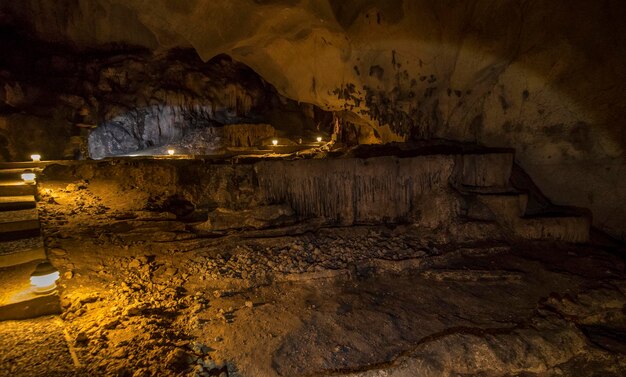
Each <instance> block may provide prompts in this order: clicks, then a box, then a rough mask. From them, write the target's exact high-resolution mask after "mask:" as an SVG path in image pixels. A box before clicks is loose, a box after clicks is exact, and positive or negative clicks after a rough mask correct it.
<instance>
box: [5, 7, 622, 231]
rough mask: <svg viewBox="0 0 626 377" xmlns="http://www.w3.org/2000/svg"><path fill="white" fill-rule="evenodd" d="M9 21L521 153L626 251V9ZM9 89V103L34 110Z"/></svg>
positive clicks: (386, 134) (55, 13)
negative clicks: (178, 59)
mask: <svg viewBox="0 0 626 377" xmlns="http://www.w3.org/2000/svg"><path fill="white" fill-rule="evenodd" d="M2 9H5V10H6V11H5V13H4V14H5V19H7V20H9V21H12V22H14V23H18V24H19V23H27V24H28V25H29V26H28V27H29V28H31V29H32V30H34V32H35V33H36V34H37V35H39V36H40V37H41V38H46V39H48V40H52V41H71V42H73V43H76V44H78V45H80V46H97V45H102V44H106V43H116V42H125V43H128V44H131V45H139V46H144V47H146V48H149V49H156V50H166V49H168V48H171V47H179V46H184V47H187V46H191V47H193V48H194V49H195V50H196V51H197V52H198V53H199V54H200V56H201V57H202V58H203V59H204V60H209V59H211V58H212V57H214V56H216V55H217V54H222V53H226V54H229V55H230V56H232V57H233V58H235V59H236V60H238V61H241V62H243V63H245V64H247V65H248V66H250V67H252V68H253V69H254V70H255V71H256V72H258V73H259V74H260V75H261V76H262V77H263V78H264V79H266V80H267V81H268V82H270V83H272V84H273V85H274V86H276V88H277V89H278V91H279V92H280V93H282V94H283V95H286V96H287V97H289V98H293V99H296V100H298V101H302V102H307V103H312V104H317V105H319V106H322V107H324V108H326V109H333V110H340V111H343V110H345V114H346V115H351V116H349V117H347V119H348V120H347V121H346V123H347V122H348V121H349V122H354V123H357V124H364V123H370V124H374V125H376V126H378V125H380V126H381V127H380V128H379V129H378V130H377V134H378V135H379V136H380V137H381V138H382V139H383V140H391V139H394V138H396V137H403V136H410V137H433V136H437V137H445V138H451V139H457V140H459V139H460V140H466V141H477V142H479V143H484V144H486V145H494V144H499V145H502V146H512V147H515V148H517V149H518V151H519V154H518V156H517V158H518V160H519V162H520V164H521V165H522V166H523V167H524V168H526V169H527V170H528V171H529V172H530V173H531V174H532V175H533V176H534V177H535V179H536V180H537V182H538V183H539V185H540V187H542V189H543V190H544V191H545V192H546V193H547V194H548V196H550V197H558V198H559V200H560V201H561V204H571V205H578V206H582V207H587V208H592V210H593V212H594V223H595V225H596V226H599V227H601V228H602V229H604V230H607V231H609V232H611V233H612V234H613V235H615V236H619V237H623V234H624V231H625V230H624V226H623V224H626V221H625V220H626V218H625V217H624V216H626V215H625V213H626V211H624V208H625V206H626V192H625V191H624V190H616V188H617V187H624V185H625V181H624V178H623V177H626V172H625V170H624V169H625V166H626V163H625V159H624V148H625V147H626V136H625V135H626V134H625V133H624V128H623V125H622V123H623V119H624V118H625V116H626V113H625V111H626V104H625V102H624V96H623V93H624V91H625V86H624V85H625V84H624V83H625V82H626V80H625V78H626V71H625V70H626V68H625V67H626V26H625V24H624V23H623V21H622V20H623V19H625V18H626V6H624V2H623V1H621V0H609V1H603V2H590V1H586V0H575V1H567V0H559V1H551V2H549V3H547V2H545V1H542V0H530V1H518V0H506V1H501V2H498V3H494V2H492V1H486V0H472V1H464V2H459V1H430V0H394V1H380V0H359V1H328V0H314V1H298V0H293V1H292V0H279V1H248V0H235V1H231V0H228V1H215V0H197V1H192V2H185V3H184V4H181V3H179V2H175V1H158V2H153V1H144V0H132V1H121V0H82V1H78V2H76V1H70V0H66V1H62V2H61V3H58V2H55V3H54V4H52V3H49V4H48V3H42V2H39V1H35V0H31V1H20V2H15V1H4V2H3V3H2ZM61 9H62V10H63V11H62V12H61V11H60V10H61ZM207 20H210V21H207ZM5 88H6V90H5V94H4V95H5V98H7V100H8V101H9V103H16V102H19V101H21V100H22V98H24V97H28V92H29V91H28V90H26V89H25V88H21V89H20V87H18V86H16V85H14V84H12V83H11V82H8V86H7V85H5ZM357 133H358V131H357ZM364 134H367V132H364ZM362 136H364V135H362ZM572 186H576V187H577V188H576V189H571V190H566V189H564V188H566V187H572Z"/></svg>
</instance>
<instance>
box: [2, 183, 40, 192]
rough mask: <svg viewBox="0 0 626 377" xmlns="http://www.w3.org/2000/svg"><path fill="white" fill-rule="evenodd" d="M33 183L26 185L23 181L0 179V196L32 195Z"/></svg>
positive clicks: (34, 187)
mask: <svg viewBox="0 0 626 377" xmlns="http://www.w3.org/2000/svg"><path fill="white" fill-rule="evenodd" d="M36 192H37V187H36V186H35V185H27V184H25V183H24V182H23V181H21V180H20V181H17V180H12V181H0V196H18V195H34V194H35V193H36Z"/></svg>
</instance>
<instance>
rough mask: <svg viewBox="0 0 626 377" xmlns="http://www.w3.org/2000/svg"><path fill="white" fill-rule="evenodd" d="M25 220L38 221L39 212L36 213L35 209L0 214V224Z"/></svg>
mask: <svg viewBox="0 0 626 377" xmlns="http://www.w3.org/2000/svg"><path fill="white" fill-rule="evenodd" d="M27 220H35V221H39V212H38V211H37V208H29V209H20V210H16V211H4V212H0V224H4V223H12V222H16V221H27Z"/></svg>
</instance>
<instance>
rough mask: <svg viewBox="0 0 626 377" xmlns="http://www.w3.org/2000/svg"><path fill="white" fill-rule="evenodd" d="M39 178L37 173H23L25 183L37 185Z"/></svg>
mask: <svg viewBox="0 0 626 377" xmlns="http://www.w3.org/2000/svg"><path fill="white" fill-rule="evenodd" d="M36 178H37V175H36V174H35V173H23V174H22V180H23V181H24V183H26V184H29V185H32V184H34V183H35V179H36Z"/></svg>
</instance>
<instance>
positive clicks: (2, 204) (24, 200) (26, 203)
mask: <svg viewBox="0 0 626 377" xmlns="http://www.w3.org/2000/svg"><path fill="white" fill-rule="evenodd" d="M35 207H36V202H35V196H34V195H17V196H0V211H16V210H23V209H29V208H35Z"/></svg>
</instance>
